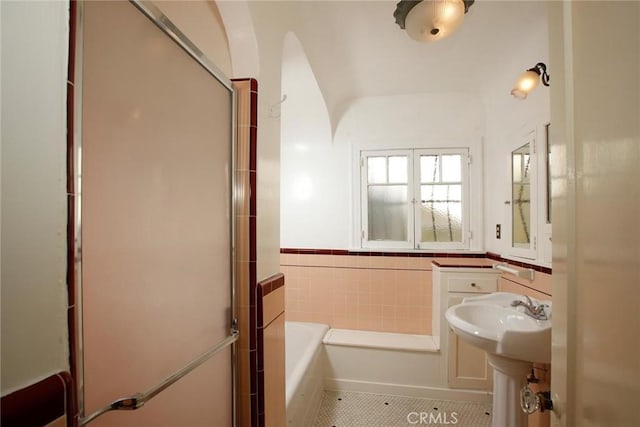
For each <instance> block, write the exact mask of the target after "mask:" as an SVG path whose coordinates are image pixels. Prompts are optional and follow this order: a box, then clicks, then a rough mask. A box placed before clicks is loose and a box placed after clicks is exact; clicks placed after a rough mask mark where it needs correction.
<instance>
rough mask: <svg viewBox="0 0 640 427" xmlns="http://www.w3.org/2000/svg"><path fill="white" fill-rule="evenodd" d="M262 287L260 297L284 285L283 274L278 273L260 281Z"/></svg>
mask: <svg viewBox="0 0 640 427" xmlns="http://www.w3.org/2000/svg"><path fill="white" fill-rule="evenodd" d="M258 285H259V286H260V288H261V289H262V297H266V296H267V295H269V294H270V293H271V292H273V291H275V290H276V289H278V288H281V287H283V286H284V274H282V273H278V274H274V275H273V276H271V277H268V278H266V279H264V280H263V281H261V282H260V283H259V284H258Z"/></svg>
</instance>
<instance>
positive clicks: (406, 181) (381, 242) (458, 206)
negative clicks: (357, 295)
mask: <svg viewBox="0 0 640 427" xmlns="http://www.w3.org/2000/svg"><path fill="white" fill-rule="evenodd" d="M468 159H469V155H468V150H466V149H442V150H437V149H430V150H393V151H363V152H361V162H360V165H361V195H362V199H361V212H362V218H361V224H362V234H361V237H362V247H365V248H416V249H463V248H468V247H469V226H468V224H469V218H468V216H469V215H468V187H469V185H468V176H469V173H468V172H469V170H468V169H469V166H468V165H469V161H468Z"/></svg>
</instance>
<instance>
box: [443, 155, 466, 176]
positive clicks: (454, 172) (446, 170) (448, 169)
mask: <svg viewBox="0 0 640 427" xmlns="http://www.w3.org/2000/svg"><path fill="white" fill-rule="evenodd" d="M460 181H462V156H461V155H460V154H452V155H443V156H442V182H460Z"/></svg>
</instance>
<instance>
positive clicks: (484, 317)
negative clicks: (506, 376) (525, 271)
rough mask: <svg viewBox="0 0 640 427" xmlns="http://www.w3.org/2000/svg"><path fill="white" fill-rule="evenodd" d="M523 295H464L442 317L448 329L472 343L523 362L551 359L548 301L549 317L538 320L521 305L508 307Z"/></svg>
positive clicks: (539, 361) (549, 312)
mask: <svg viewBox="0 0 640 427" xmlns="http://www.w3.org/2000/svg"><path fill="white" fill-rule="evenodd" d="M515 300H521V301H525V297H523V296H522V295H518V294H513V293H509V292H496V293H493V294H489V295H484V296H479V297H470V298H465V299H464V300H463V302H462V304H458V305H454V306H452V307H450V308H449V309H448V310H447V312H446V313H445V316H446V318H447V321H448V322H449V325H450V326H451V329H453V331H454V332H455V333H456V335H458V336H460V338H462V339H463V340H466V341H467V342H469V343H470V344H472V345H475V346H476V347H479V348H481V349H483V350H485V351H486V352H487V353H489V354H494V355H498V356H502V357H506V358H509V359H515V360H519V361H524V362H538V363H550V362H551V320H550V319H551V301H540V300H536V299H533V298H532V300H533V302H534V303H535V304H545V305H548V307H546V308H545V312H546V313H547V318H548V319H549V320H537V319H534V318H533V317H531V316H529V315H528V314H526V313H525V311H524V307H511V302H513V301H515Z"/></svg>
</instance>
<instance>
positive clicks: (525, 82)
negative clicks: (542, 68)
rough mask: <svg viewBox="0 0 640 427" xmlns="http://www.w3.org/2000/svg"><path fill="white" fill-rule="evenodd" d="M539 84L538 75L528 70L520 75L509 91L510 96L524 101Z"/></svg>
mask: <svg viewBox="0 0 640 427" xmlns="http://www.w3.org/2000/svg"><path fill="white" fill-rule="evenodd" d="M539 83H540V74H538V73H536V72H535V71H532V70H528V71H525V72H524V73H522V74H521V75H520V77H519V78H518V80H517V81H516V84H515V86H514V88H513V89H512V90H511V95H513V96H515V97H516V98H519V99H525V98H526V97H527V95H529V94H530V93H531V91H533V90H534V89H535V88H536V87H538V84H539Z"/></svg>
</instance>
